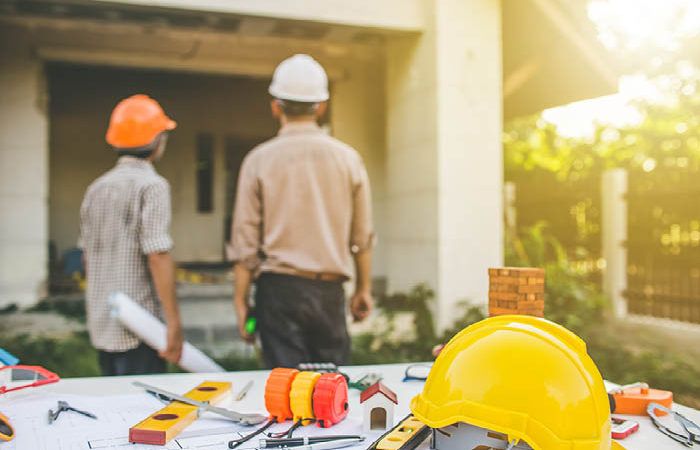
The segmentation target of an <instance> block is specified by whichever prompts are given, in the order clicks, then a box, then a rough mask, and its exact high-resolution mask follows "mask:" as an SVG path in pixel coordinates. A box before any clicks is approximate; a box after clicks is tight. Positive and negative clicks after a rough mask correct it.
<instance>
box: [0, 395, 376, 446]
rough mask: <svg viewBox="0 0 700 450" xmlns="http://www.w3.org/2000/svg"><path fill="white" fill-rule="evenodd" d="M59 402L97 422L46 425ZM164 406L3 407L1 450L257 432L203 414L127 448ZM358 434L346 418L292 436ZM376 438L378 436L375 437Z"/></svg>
mask: <svg viewBox="0 0 700 450" xmlns="http://www.w3.org/2000/svg"><path fill="white" fill-rule="evenodd" d="M59 400H65V401H67V402H68V403H69V404H70V405H71V406H73V407H75V408H77V409H81V410H85V411H89V412H91V413H93V414H95V415H97V420H94V419H90V418H88V417H84V416H82V415H80V414H76V413H71V412H62V413H61V415H60V416H59V418H58V420H57V421H56V422H54V423H53V424H51V425H49V423H48V410H49V409H55V408H56V403H57V402H58V401H59ZM222 406H227V405H222ZM162 407H163V404H162V403H161V402H159V401H158V400H156V399H155V398H154V397H152V396H150V395H148V394H129V395H119V396H104V397H102V396H100V397H97V396H79V395H54V394H51V395H45V396H42V397H41V398H37V399H34V400H23V401H19V402H11V403H2V404H0V410H2V412H3V413H4V414H5V415H7V416H8V417H9V419H10V422H12V424H13V426H14V428H15V436H16V437H15V439H14V440H12V441H10V442H7V443H3V444H1V445H0V450H153V449H158V448H165V449H169V450H182V449H185V450H195V449H196V450H223V449H226V448H228V442H229V441H230V440H233V439H238V438H240V437H241V436H243V435H245V434H247V433H249V432H250V431H252V430H255V429H256V428H257V426H256V427H244V426H241V425H236V424H233V423H231V422H230V421H228V420H225V419H220V418H218V417H217V416H216V415H213V414H210V413H205V414H204V415H202V417H200V418H199V419H198V420H196V421H195V422H194V423H193V424H192V425H190V426H189V427H187V428H186V429H185V431H183V432H182V433H181V434H180V435H179V436H178V437H176V438H175V439H173V440H172V441H170V442H169V443H168V444H167V445H165V446H156V445H141V444H131V443H129V440H128V435H129V428H130V427H131V426H133V425H135V424H136V423H138V422H140V421H141V420H143V419H145V418H146V417H148V416H149V415H151V414H153V413H154V412H155V411H157V410H159V409H160V408H162ZM290 425H291V422H286V423H281V424H276V425H274V426H273V427H272V428H271V429H270V430H269V431H271V432H277V431H284V430H286V429H287V428H289V426H290ZM361 431H362V424H361V423H360V422H359V421H358V420H357V419H354V418H350V417H348V418H347V419H346V420H344V421H343V422H341V423H339V424H337V425H335V426H333V427H332V428H326V429H322V428H318V427H316V426H306V427H303V428H301V429H299V430H298V431H297V432H295V436H318V435H328V434H362V432H361ZM380 434H381V433H377V436H378V435H380ZM259 437H263V436H259ZM259 437H256V438H254V439H252V440H250V441H248V442H246V443H245V444H244V445H242V446H240V447H239V449H240V450H248V449H254V448H256V447H257V446H258V438H259ZM375 438H376V436H369V435H368V436H367V440H368V441H369V442H372V440H373V439H375ZM369 442H367V441H366V442H364V443H361V444H360V445H358V446H356V447H347V449H346V450H352V449H353V448H358V449H360V448H362V449H364V448H366V447H367V445H368V443H369Z"/></svg>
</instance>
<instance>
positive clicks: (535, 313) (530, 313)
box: [518, 309, 544, 317]
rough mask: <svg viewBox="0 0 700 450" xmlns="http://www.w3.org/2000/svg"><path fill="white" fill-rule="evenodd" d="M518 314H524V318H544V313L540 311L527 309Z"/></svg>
mask: <svg viewBox="0 0 700 450" xmlns="http://www.w3.org/2000/svg"><path fill="white" fill-rule="evenodd" d="M518 314H522V315H523V316H535V317H544V311H543V310H540V309H526V310H523V311H518Z"/></svg>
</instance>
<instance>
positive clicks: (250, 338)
mask: <svg viewBox="0 0 700 450" xmlns="http://www.w3.org/2000/svg"><path fill="white" fill-rule="evenodd" d="M234 303H235V305H236V316H238V334H240V335H241V339H243V341H244V342H247V343H248V344H254V343H255V335H254V334H250V333H248V331H246V329H245V321H246V319H247V318H248V305H247V304H246V303H245V302H234Z"/></svg>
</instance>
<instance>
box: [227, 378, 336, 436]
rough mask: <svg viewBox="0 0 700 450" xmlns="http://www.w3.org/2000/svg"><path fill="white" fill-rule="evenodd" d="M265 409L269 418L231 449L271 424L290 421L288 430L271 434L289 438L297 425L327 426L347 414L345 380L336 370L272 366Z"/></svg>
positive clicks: (267, 385)
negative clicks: (319, 371)
mask: <svg viewBox="0 0 700 450" xmlns="http://www.w3.org/2000/svg"><path fill="white" fill-rule="evenodd" d="M265 408H266V409H267V412H268V413H269V414H270V419H269V420H268V422H267V423H266V424H265V425H264V426H262V427H261V428H259V429H257V430H255V431H254V432H252V433H250V434H248V435H246V436H243V437H242V438H240V439H236V440H233V441H231V442H229V445H228V447H229V448H231V449H233V448H236V447H238V446H240V445H241V444H243V443H244V442H247V441H249V440H250V439H252V438H253V437H255V436H257V435H258V434H260V433H262V432H263V431H265V430H266V429H267V428H269V427H270V426H272V424H274V423H282V422H286V421H288V420H293V421H294V424H293V425H292V427H291V428H289V429H288V430H287V431H284V432H282V433H276V434H272V435H271V436H274V437H282V436H287V437H291V435H292V433H293V432H294V430H296V429H297V428H299V427H300V426H304V425H309V424H312V423H316V424H317V425H318V426H319V427H321V428H328V427H331V426H333V425H335V424H336V423H338V422H340V421H341V420H343V419H344V418H345V417H346V416H347V414H348V383H347V381H346V380H345V377H343V376H342V375H341V374H339V373H324V374H320V373H318V372H311V371H303V372H300V371H298V370H297V369H287V368H281V367H278V368H276V369H272V371H271V372H270V375H269V376H268V377H267V381H266V382H265Z"/></svg>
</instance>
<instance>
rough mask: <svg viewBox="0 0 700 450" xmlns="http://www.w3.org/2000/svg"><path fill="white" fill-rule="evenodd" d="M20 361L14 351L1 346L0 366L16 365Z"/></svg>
mask: <svg viewBox="0 0 700 450" xmlns="http://www.w3.org/2000/svg"><path fill="white" fill-rule="evenodd" d="M18 363H19V358H17V357H16V356H15V355H13V354H12V353H10V352H8V351H7V350H5V349H3V348H0V367H2V366H14V365H16V364H18Z"/></svg>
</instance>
